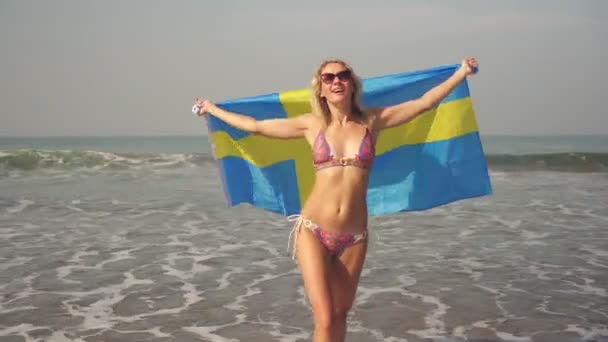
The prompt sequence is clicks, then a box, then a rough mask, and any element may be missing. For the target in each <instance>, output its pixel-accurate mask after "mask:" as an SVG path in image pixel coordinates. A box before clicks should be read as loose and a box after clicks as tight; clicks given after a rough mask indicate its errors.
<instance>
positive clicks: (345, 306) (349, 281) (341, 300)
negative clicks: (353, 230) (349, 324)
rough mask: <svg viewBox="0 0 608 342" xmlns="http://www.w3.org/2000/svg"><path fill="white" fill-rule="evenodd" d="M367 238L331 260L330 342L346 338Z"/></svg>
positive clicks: (337, 341) (365, 251) (363, 260)
mask: <svg viewBox="0 0 608 342" xmlns="http://www.w3.org/2000/svg"><path fill="white" fill-rule="evenodd" d="M367 241H368V240H367V238H364V239H363V240H361V241H359V242H357V243H355V244H354V245H352V246H350V247H348V248H346V249H345V250H344V251H343V252H342V254H341V255H340V256H339V257H337V258H334V259H332V260H331V262H330V266H329V287H330V293H331V297H332V309H333V315H332V316H333V317H332V341H336V342H339V341H344V338H345V337H346V317H347V315H348V311H349V310H350V308H351V307H352V305H353V301H354V299H355V294H356V293H357V287H358V285H359V277H360V275H361V270H362V269H363V263H364V262H365V255H366V253H367Z"/></svg>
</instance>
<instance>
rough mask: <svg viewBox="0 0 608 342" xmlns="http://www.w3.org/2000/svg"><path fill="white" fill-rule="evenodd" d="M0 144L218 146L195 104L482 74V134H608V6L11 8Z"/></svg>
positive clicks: (0, 58)
mask: <svg viewBox="0 0 608 342" xmlns="http://www.w3.org/2000/svg"><path fill="white" fill-rule="evenodd" d="M0 48H1V51H2V53H1V54H0V136H31V135H36V136H40V135H42V136H53V135H180V134H205V133H206V127H205V126H204V125H203V124H202V121H201V120H200V119H199V118H197V117H195V116H194V115H193V114H191V112H190V108H191V103H192V98H193V97H195V96H201V97H205V98H209V99H212V100H214V101H217V102H219V101H221V100H225V99H232V98H237V97H243V96H251V95H259V94H266V93H271V92H276V91H282V90H288V89H299V88H303V87H306V86H307V85H308V83H309V80H310V77H311V75H312V72H313V70H314V69H315V67H316V66H317V64H318V63H319V62H320V61H321V60H323V59H326V58H328V57H340V58H343V59H345V60H347V61H349V62H350V63H351V64H352V66H353V67H354V68H355V70H356V71H357V73H358V74H360V76H361V77H363V78H365V77H369V76H378V75H382V74H386V73H395V72H402V71H410V70H416V69H424V68H427V67H433V66H438V65H444V64H453V63H458V62H460V60H461V59H462V58H463V57H465V56H475V57H477V58H478V60H479V62H480V73H479V75H477V76H475V77H473V78H472V79H470V88H471V92H472V96H473V101H474V103H475V109H476V113H477V118H478V122H479V126H480V131H481V133H482V134H488V135H490V134H608V110H606V108H607V105H605V104H604V103H605V101H606V100H605V99H606V97H608V94H607V90H608V86H606V84H607V83H606V77H607V76H608V73H607V72H606V64H607V63H606V62H607V61H608V1H605V0H595V1H593V0H589V1H585V0H572V1H562V0H535V1H529V0H526V1H513V0H511V1H486V0H479V1H468V0H461V1H422V0H420V1H411V0H410V1H405V0H397V1H389V0H384V1H376V2H374V1H369V0H366V1H359V0H350V1H325V0H309V1H285V0H282V1H278V0H277V1H274V0H268V1H264V0H255V1H252V0H242V1H236V0H222V1H219V0H218V1H204V0H199V1H194V0H191V1H185V0H183V1H179V0H178V1H169V0H166V1H153V0H145V1H144V0H141V1H135V0H128V1H125V0H103V1H102V0H99V1H80V0H73V1H65V0H54V1H45V0H40V1H31V0H0Z"/></svg>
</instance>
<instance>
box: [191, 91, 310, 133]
mask: <svg viewBox="0 0 608 342" xmlns="http://www.w3.org/2000/svg"><path fill="white" fill-rule="evenodd" d="M194 102H195V104H196V105H197V106H199V107H200V109H199V111H198V113H197V114H198V115H199V116H201V115H206V114H211V115H213V116H215V117H217V118H218V119H220V120H222V121H224V122H226V123H227V124H229V125H230V126H233V127H235V128H238V129H241V130H243V131H247V132H250V133H252V134H259V135H263V136H267V137H269V138H279V139H290V138H300V137H303V136H304V134H305V132H306V130H307V129H308V126H309V120H308V115H300V116H296V117H293V118H284V119H283V118H281V119H266V120H256V119H255V118H252V117H250V116H247V115H242V114H238V113H233V112H229V111H227V110H224V109H222V108H220V107H218V106H216V105H215V104H214V103H213V102H211V101H208V100H205V101H203V100H201V99H199V98H196V99H195V100H194Z"/></svg>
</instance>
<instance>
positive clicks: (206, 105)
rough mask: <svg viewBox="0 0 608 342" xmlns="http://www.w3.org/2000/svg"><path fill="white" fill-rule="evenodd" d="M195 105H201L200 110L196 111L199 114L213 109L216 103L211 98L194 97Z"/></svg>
mask: <svg viewBox="0 0 608 342" xmlns="http://www.w3.org/2000/svg"><path fill="white" fill-rule="evenodd" d="M194 105H195V106H198V107H199V110H198V112H197V113H196V114H197V115H198V116H202V115H205V114H207V113H209V112H210V111H211V108H213V106H214V104H213V102H211V101H209V100H201V99H200V98H198V97H197V98H195V99H194Z"/></svg>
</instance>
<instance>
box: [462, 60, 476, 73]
mask: <svg viewBox="0 0 608 342" xmlns="http://www.w3.org/2000/svg"><path fill="white" fill-rule="evenodd" d="M460 68H461V69H462V70H464V74H465V76H469V75H472V74H475V73H477V69H478V68H479V63H477V60H476V59H475V58H473V57H469V58H465V59H463V60H462V64H461V65H460Z"/></svg>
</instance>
